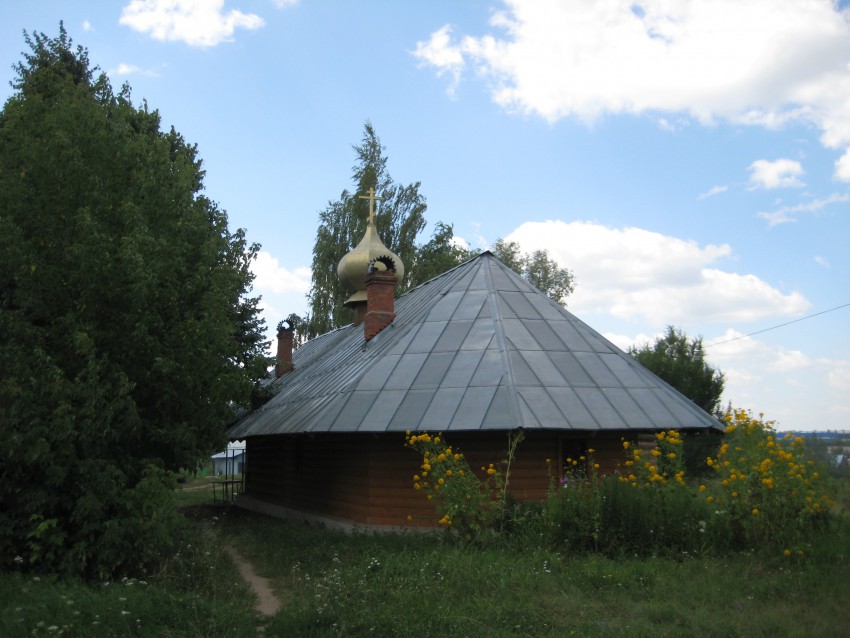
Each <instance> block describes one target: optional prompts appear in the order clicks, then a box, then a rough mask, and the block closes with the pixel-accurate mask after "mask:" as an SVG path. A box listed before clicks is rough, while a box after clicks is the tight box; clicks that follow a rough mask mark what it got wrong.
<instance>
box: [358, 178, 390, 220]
mask: <svg viewBox="0 0 850 638" xmlns="http://www.w3.org/2000/svg"><path fill="white" fill-rule="evenodd" d="M358 197H359V198H360V199H368V200H369V218H368V219H367V220H366V223H367V224H374V223H375V202H376V201H382V200H383V199H384V198H383V197H378V196H377V195H375V189H374V188H371V187H370V188H369V194H368V195H358Z"/></svg>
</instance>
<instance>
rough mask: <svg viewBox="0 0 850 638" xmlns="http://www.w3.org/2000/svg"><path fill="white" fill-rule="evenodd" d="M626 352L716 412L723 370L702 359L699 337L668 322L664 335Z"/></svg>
mask: <svg viewBox="0 0 850 638" xmlns="http://www.w3.org/2000/svg"><path fill="white" fill-rule="evenodd" d="M629 354H630V355H631V356H633V357H634V358H635V359H636V360H637V361H638V363H640V364H641V365H642V366H643V367H644V368H647V369H648V370H649V371H650V372H653V373H654V374H655V375H656V376H658V377H661V378H662V379H664V381H666V382H667V383H669V384H670V385H672V386H673V387H674V388H676V389H677V390H678V391H679V392H681V393H682V394H684V395H685V396H686V397H688V398H689V399H690V400H691V401H693V402H694V403H696V404H697V405H698V406H699V407H701V408H702V409H703V410H705V411H706V412H708V413H709V414H715V413H716V412H717V408H718V406H719V405H720V395H721V394H723V383H724V379H723V373H722V372H720V371H719V370H715V369H714V368H713V367H712V366H710V365H709V364H708V362H707V361H706V360H705V352H704V350H703V347H702V338H696V339H688V336H687V335H686V334H684V333H683V332H682V331H681V330H677V329H676V328H674V327H673V326H667V331H666V332H665V333H664V336H662V337H659V338H658V339H656V341H655V343H654V344H652V345H650V344H644V345H642V346H641V347H640V348H636V347H634V346H632V347H631V348H629Z"/></svg>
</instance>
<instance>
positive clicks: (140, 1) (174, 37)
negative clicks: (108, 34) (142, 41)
mask: <svg viewBox="0 0 850 638" xmlns="http://www.w3.org/2000/svg"><path fill="white" fill-rule="evenodd" d="M223 7H224V0H131V1H130V3H129V4H128V5H127V6H125V7H124V11H123V12H122V14H121V19H120V20H119V22H120V23H121V24H124V25H127V26H129V27H130V28H131V29H134V30H135V31H139V32H140V33H147V34H149V35H150V36H151V37H152V38H154V39H155V40H162V41H179V42H185V43H186V44H188V45H190V46H195V47H210V46H215V45H217V44H220V43H221V42H226V41H231V40H232V39H233V33H234V32H235V31H236V29H249V30H250V29H259V28H260V27H262V26H263V25H264V22H263V19H262V18H261V17H260V16H258V15H256V14H253V13H247V14H246V13H242V12H241V11H239V10H236V9H234V10H232V11H229V12H228V13H224V11H223Z"/></svg>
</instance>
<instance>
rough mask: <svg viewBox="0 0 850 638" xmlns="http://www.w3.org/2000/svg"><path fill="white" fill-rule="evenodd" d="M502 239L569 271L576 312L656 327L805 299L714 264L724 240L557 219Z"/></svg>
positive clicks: (738, 316)
mask: <svg viewBox="0 0 850 638" xmlns="http://www.w3.org/2000/svg"><path fill="white" fill-rule="evenodd" d="M505 239H507V240H509V241H516V242H518V243H519V244H520V246H522V248H523V250H524V251H531V250H537V249H546V250H548V251H549V253H550V254H551V255H552V257H553V258H554V259H555V260H556V261H557V262H558V263H559V264H561V265H563V266H566V267H568V268H570V270H572V272H573V274H574V275H575V277H576V281H577V284H578V285H577V287H576V291H575V293H573V294H572V295H570V297H569V299H568V303H569V307H570V309H571V310H574V311H576V312H577V313H579V314H581V313H605V314H608V315H612V316H614V317H616V318H619V319H624V320H626V321H629V322H636V321H640V320H643V321H649V322H651V324H652V326H653V327H656V328H658V327H663V326H665V325H667V324H674V325H688V324H694V323H710V322H726V321H735V322H749V321H754V320H757V319H764V318H776V317H777V316H783V317H784V316H794V315H798V314H800V313H802V312H805V311H806V310H807V309H808V308H809V307H810V305H811V304H810V303H809V302H808V300H807V299H806V298H805V297H803V295H801V294H800V293H798V292H792V293H788V294H786V293H783V292H781V291H779V290H777V289H776V288H774V287H773V286H771V285H770V284H768V283H767V282H765V281H763V280H761V279H759V278H758V277H756V276H755V275H751V274H737V273H733V272H727V271H725V270H721V269H720V268H718V267H717V262H720V261H723V260H725V259H727V258H730V257H731V256H732V248H731V247H730V246H729V245H727V244H722V245H714V244H709V245H707V246H699V245H698V244H697V243H696V242H693V241H686V240H683V239H679V238H676V237H670V236H667V235H662V234H660V233H655V232H651V231H648V230H644V229H640V228H622V229H614V228H608V227H606V226H602V225H599V224H594V223H589V222H571V223H566V222H562V221H546V222H526V223H524V224H522V225H521V226H520V227H519V228H517V229H516V230H514V231H513V232H512V233H510V234H509V235H508V236H507V237H506V238H505Z"/></svg>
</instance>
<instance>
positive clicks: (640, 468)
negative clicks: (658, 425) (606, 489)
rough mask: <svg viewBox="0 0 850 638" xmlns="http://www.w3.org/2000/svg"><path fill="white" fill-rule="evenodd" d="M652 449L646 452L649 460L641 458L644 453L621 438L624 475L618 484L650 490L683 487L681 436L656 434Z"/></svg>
mask: <svg viewBox="0 0 850 638" xmlns="http://www.w3.org/2000/svg"><path fill="white" fill-rule="evenodd" d="M654 443H655V446H654V447H653V448H652V449H650V450H649V456H650V457H651V458H650V459H648V460H647V459H644V457H643V454H644V452H643V450H642V449H641V448H640V447H638V446H637V445H636V444H635V443H634V442H633V441H627V440H625V439H623V450H624V451H625V452H626V462H625V465H626V468H627V472H624V473H622V474H621V475H620V481H622V482H624V483H630V484H631V486H632V487H652V486H660V485H667V484H669V483H671V482H673V483H676V484H678V485H680V486H684V485H685V470H684V465H683V462H682V453H681V447H682V437H681V435H680V434H679V432H678V431H677V430H664V431H662V432H658V433H657V434H656V435H655V441H654Z"/></svg>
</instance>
